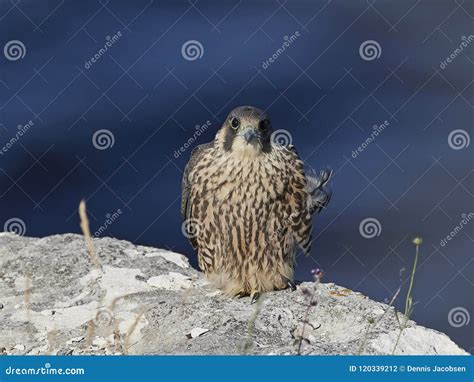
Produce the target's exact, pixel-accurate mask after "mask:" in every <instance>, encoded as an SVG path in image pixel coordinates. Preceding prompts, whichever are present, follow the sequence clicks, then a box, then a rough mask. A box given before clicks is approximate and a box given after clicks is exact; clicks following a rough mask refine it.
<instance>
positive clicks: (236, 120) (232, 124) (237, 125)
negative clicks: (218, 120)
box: [230, 117, 240, 129]
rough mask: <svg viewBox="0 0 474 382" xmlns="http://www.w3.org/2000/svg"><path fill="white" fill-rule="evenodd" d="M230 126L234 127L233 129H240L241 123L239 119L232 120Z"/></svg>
mask: <svg viewBox="0 0 474 382" xmlns="http://www.w3.org/2000/svg"><path fill="white" fill-rule="evenodd" d="M230 125H231V126H232V128H233V129H238V127H239V126H240V121H239V119H238V118H235V117H234V118H232V119H231V120H230Z"/></svg>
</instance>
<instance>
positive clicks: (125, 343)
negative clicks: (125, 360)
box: [123, 311, 144, 354]
mask: <svg viewBox="0 0 474 382" xmlns="http://www.w3.org/2000/svg"><path fill="white" fill-rule="evenodd" d="M143 313H144V312H143V311H142V312H140V313H139V314H138V315H137V317H135V320H134V321H133V323H132V325H130V327H129V328H128V330H127V334H126V336H125V340H124V341H123V354H128V349H129V347H130V338H131V337H132V334H133V332H134V331H135V329H136V328H137V325H138V322H139V321H140V319H141V318H142V316H143Z"/></svg>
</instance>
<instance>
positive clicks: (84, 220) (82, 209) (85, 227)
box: [79, 200, 102, 270]
mask: <svg viewBox="0 0 474 382" xmlns="http://www.w3.org/2000/svg"><path fill="white" fill-rule="evenodd" d="M79 217H80V219H81V229H82V233H83V234H84V239H85V241H86V245H87V251H88V252H89V256H90V258H91V260H92V264H93V265H94V266H95V267H96V268H98V269H100V270H102V264H101V262H100V260H99V257H98V256H97V254H96V252H95V248H94V243H93V242H92V236H91V231H90V229H89V219H88V217H87V212H86V202H85V201H84V200H81V203H79Z"/></svg>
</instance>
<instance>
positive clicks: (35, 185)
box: [0, 0, 474, 352]
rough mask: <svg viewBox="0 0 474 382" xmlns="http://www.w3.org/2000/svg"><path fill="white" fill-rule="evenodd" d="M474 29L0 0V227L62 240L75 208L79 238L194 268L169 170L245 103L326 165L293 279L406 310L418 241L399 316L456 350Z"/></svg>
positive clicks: (451, 17)
mask: <svg viewBox="0 0 474 382" xmlns="http://www.w3.org/2000/svg"><path fill="white" fill-rule="evenodd" d="M473 17H474V3H473V2H471V1H464V2H463V1H461V0H457V1H451V0H430V1H427V0H399V1H383V0H378V1H365V0H361V1H355V0H351V1H349V0H346V1H336V0H333V1H331V0H322V1H319V0H318V1H316V0H312V1H302V0H299V1H296V0H295V1H285V0H276V1H241V0H232V1H227V0H226V1H214V2H211V1H204V0H203V1H168V2H167V1H154V0H135V1H133V2H130V1H125V0H121V1H119V0H117V1H112V0H110V1H105V0H100V1H92V0H86V1H80V2H79V1H75V2H74V1H71V0H48V1H47V0H43V1H31V0H23V1H20V0H10V1H7V0H3V1H1V2H0V36H1V38H0V44H1V46H0V47H1V48H2V51H1V53H0V66H1V67H0V229H2V228H3V230H5V231H16V232H18V233H20V234H24V235H28V236H46V235H53V234H58V233H65V232H76V233H79V232H80V228H79V222H78V216H77V207H78V204H79V201H80V200H81V199H82V198H84V199H85V200H86V201H87V207H88V211H89V217H90V220H91V231H92V232H93V233H94V232H95V233H96V236H112V237H116V238H119V239H124V240H129V241H132V242H133V243H136V244H142V245H149V246H154V247H162V248H168V249H170V250H173V251H176V252H180V253H184V254H186V255H187V256H188V257H189V258H190V260H191V262H192V264H193V265H195V266H196V255H195V253H194V251H193V250H192V248H191V247H190V245H189V244H188V241H187V239H186V238H185V237H183V234H182V230H181V217H180V213H179V210H180V194H181V177H182V171H183V169H184V166H185V164H186V162H187V160H188V159H189V155H190V152H191V150H192V148H193V147H195V146H196V145H197V144H201V143H205V142H208V141H210V140H212V139H213V137H214V135H215V133H216V131H217V130H218V129H219V127H220V125H221V123H222V122H223V120H224V119H225V117H226V115H227V114H228V113H229V112H230V111H231V110H232V109H233V108H234V107H237V106H240V105H253V106H257V107H259V108H262V109H265V110H267V111H268V113H269V114H270V117H271V119H272V122H273V127H274V129H282V130H285V131H284V132H283V133H284V138H285V139H287V140H288V139H289V140H291V141H292V143H293V144H294V145H295V146H296V148H297V149H298V151H299V154H300V156H301V157H302V158H303V159H304V160H305V162H306V163H307V165H308V166H309V167H313V168H315V169H320V168H323V167H326V166H329V167H331V168H332V169H333V170H334V179H333V182H332V189H333V199H332V201H331V203H330V205H329V207H328V208H327V209H326V210H325V211H323V212H322V213H321V214H320V215H318V216H316V217H315V219H314V232H313V237H314V239H315V240H314V242H313V246H312V253H311V255H310V256H309V257H307V258H304V257H298V259H297V260H298V265H297V278H298V279H299V280H309V279H311V273H310V271H311V269H313V268H318V267H319V268H322V269H323V270H324V271H325V273H326V275H325V281H326V282H335V283H337V284H340V285H343V286H346V287H348V288H351V289H354V290H357V291H360V292H362V293H364V294H366V295H368V296H370V297H371V298H373V299H376V300H379V301H384V300H385V301H388V300H389V299H391V297H392V296H393V294H394V293H395V292H396V290H397V289H398V288H399V287H400V286H402V287H403V288H402V292H401V294H400V297H399V298H398V299H397V301H396V302H395V305H396V306H397V307H398V308H399V309H402V310H403V308H404V298H405V294H406V291H407V279H408V278H409V275H410V272H411V267H412V264H413V260H414V254H415V247H414V245H413V244H412V243H411V239H412V238H413V237H414V236H417V235H418V236H421V237H422V238H423V244H422V246H421V248H420V261H419V264H418V270H417V274H416V278H415V284H414V299H415V301H416V305H415V310H414V314H413V319H415V320H416V321H417V322H419V323H420V324H422V325H425V326H428V327H432V328H435V329H438V330H441V331H443V332H446V333H447V334H448V335H449V336H450V337H451V338H452V339H453V340H454V341H456V342H457V343H458V344H459V345H461V346H462V347H464V348H465V349H466V350H468V351H471V352H472V349H473V345H474V342H473V330H472V323H471V321H470V314H471V313H472V312H473V308H474V300H473V298H472V296H473V281H474V266H473V239H474V222H472V221H471V219H472V218H473V217H474V215H473V192H474V187H473V186H474V183H473V181H474V175H473V151H472V147H473V144H470V137H471V135H472V127H473V106H474V97H473V85H472V82H473V66H472V65H473V63H474V49H473V47H474V36H472V35H471V33H473ZM381 125H382V126H381ZM196 126H198V127H196ZM374 126H376V128H374ZM376 131H377V132H376ZM341 298H343V297H341Z"/></svg>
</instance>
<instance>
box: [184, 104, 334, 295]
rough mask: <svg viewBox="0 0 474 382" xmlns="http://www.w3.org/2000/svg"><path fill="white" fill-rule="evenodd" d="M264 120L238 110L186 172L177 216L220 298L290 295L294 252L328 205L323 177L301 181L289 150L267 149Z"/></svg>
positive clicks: (306, 243)
mask: <svg viewBox="0 0 474 382" xmlns="http://www.w3.org/2000/svg"><path fill="white" fill-rule="evenodd" d="M273 141H274V139H273V138H272V125H271V122H270V119H269V118H268V116H267V114H266V113H265V112H264V111H262V110H260V109H257V108H255V107H251V106H243V107H238V108H236V109H234V110H232V112H231V113H230V114H229V115H228V117H227V118H226V120H225V122H224V124H223V125H222V127H221V128H220V129H219V131H218V132H217V134H216V136H215V139H214V141H212V142H210V143H207V144H203V145H200V146H197V147H196V148H195V149H194V150H193V152H192V154H191V158H190V160H189V162H188V164H187V165H186V168H185V171H184V175H183V183H182V202H181V214H182V216H183V219H184V223H183V227H184V230H185V234H186V236H187V237H188V238H189V239H190V242H191V244H192V246H193V248H194V249H195V250H197V252H198V262H199V267H200V268H201V270H202V271H203V272H204V273H205V274H206V276H207V277H208V278H209V279H210V280H211V281H212V282H213V283H214V284H215V285H216V286H217V287H218V288H220V289H222V290H223V291H224V292H225V293H226V294H227V295H230V296H245V295H250V296H251V297H252V301H255V300H256V298H257V297H258V296H259V294H260V293H262V292H267V291H271V290H277V289H284V288H287V287H291V288H293V289H294V283H293V270H294V262H295V254H296V251H297V249H298V248H300V249H301V250H302V251H303V253H305V254H308V253H309V251H310V246H311V216H312V214H314V213H318V212H320V211H321V210H322V209H323V208H324V207H326V205H327V204H328V202H329V200H330V197H331V192H330V191H328V190H327V189H326V185H327V183H328V181H329V179H330V177H331V171H330V170H325V171H322V172H321V173H320V174H315V173H312V174H305V172H304V170H303V162H302V160H301V159H300V158H299V156H298V153H297V152H296V150H295V148H294V147H293V146H291V145H289V146H286V147H285V146H283V145H279V144H277V143H276V142H273Z"/></svg>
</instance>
